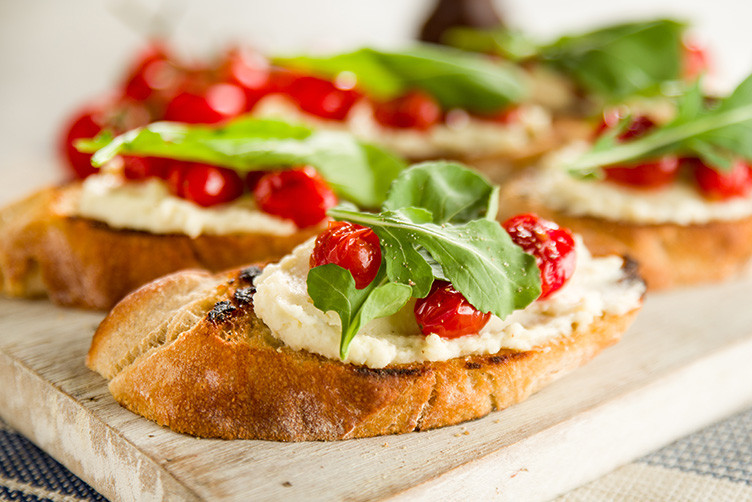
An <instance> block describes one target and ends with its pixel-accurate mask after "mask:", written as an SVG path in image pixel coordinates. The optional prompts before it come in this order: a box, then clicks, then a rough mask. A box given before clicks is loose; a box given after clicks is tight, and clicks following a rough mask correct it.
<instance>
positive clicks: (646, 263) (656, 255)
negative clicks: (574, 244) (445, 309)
mask: <svg viewBox="0 0 752 502" xmlns="http://www.w3.org/2000/svg"><path fill="white" fill-rule="evenodd" d="M529 182H530V181H529V180H528V179H526V178H525V177H521V178H519V179H517V180H515V181H513V182H510V183H509V184H508V185H507V186H505V187H504V188H503V189H502V191H501V203H500V208H501V210H500V213H499V219H500V221H504V219H506V218H508V217H510V216H513V215H515V214H519V213H523V212H533V213H536V214H538V215H539V216H541V217H543V218H547V219H550V220H553V221H555V222H556V223H557V224H558V225H560V226H563V227H568V228H570V229H571V230H573V231H574V232H576V233H578V234H580V235H581V236H582V238H583V241H584V242H585V245H586V246H587V247H588V248H589V249H590V252H591V253H593V255H594V256H605V255H610V254H619V255H622V256H629V257H630V258H632V259H634V260H635V261H637V263H638V269H639V274H640V275H641V276H642V277H643V278H644V279H645V282H646V283H647V286H648V289H650V290H652V291H658V290H665V289H670V288H675V287H680V286H689V285H694V284H701V283H707V282H718V281H722V280H724V279H728V278H731V277H736V276H739V275H742V274H745V273H747V272H748V270H749V266H750V261H751V260H752V217H748V218H743V219H738V220H728V221H714V222H711V223H707V224H696V225H679V224H675V223H663V224H640V223H632V222H627V221H611V220H606V219H603V218H596V217H590V216H573V215H571V214H567V213H566V212H563V211H556V210H553V209H551V208H549V207H547V206H546V205H545V204H544V203H543V202H542V201H540V200H536V199H535V198H533V197H531V196H528V195H524V192H523V191H522V190H520V188H519V187H518V184H519V183H523V184H527V183H529Z"/></svg>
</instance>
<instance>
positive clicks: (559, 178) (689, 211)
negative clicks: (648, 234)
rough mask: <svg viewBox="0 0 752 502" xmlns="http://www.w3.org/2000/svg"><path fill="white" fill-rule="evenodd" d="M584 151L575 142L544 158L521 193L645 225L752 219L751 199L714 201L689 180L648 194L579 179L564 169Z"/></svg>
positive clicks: (570, 210) (578, 212)
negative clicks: (703, 194)
mask: <svg viewBox="0 0 752 502" xmlns="http://www.w3.org/2000/svg"><path fill="white" fill-rule="evenodd" d="M586 148H587V145H585V144H584V143H580V144H573V145H570V146H569V147H567V148H565V149H563V150H561V151H560V152H558V153H556V154H554V155H552V156H551V157H549V158H548V159H545V160H544V162H543V166H542V167H543V169H542V170H541V171H540V172H539V173H538V174H536V175H534V176H531V177H530V178H529V179H527V180H526V181H525V182H524V183H521V184H520V187H519V188H520V190H521V191H522V192H523V195H526V196H529V197H532V198H534V199H535V200H539V201H541V202H542V203H543V204H545V205H546V206H547V207H549V208H551V209H554V210H556V211H561V212H566V213H567V214H571V215H575V216H593V217H597V218H603V219H606V220H612V221H627V222H631V223H641V224H660V223H675V224H678V225H693V224H705V223H709V222H711V221H723V220H739V219H742V218H747V217H749V216H752V195H750V196H747V197H736V198H733V199H729V200H723V201H712V200H708V199H706V198H705V197H703V196H702V194H701V193H700V192H699V191H698V190H697V189H696V188H695V187H694V186H693V185H692V184H691V183H690V181H689V180H683V179H679V180H677V182H676V183H674V184H672V185H670V186H668V187H666V188H661V189H658V190H644V189H639V188H630V187H626V186H622V185H617V184H616V183H610V182H606V181H595V180H582V179H577V178H575V177H573V176H571V175H569V174H568V173H567V172H566V170H565V169H564V168H563V166H565V165H566V163H567V161H568V160H569V159H571V158H573V156H576V155H579V154H580V153H582V152H583V151H584V150H585V149H586Z"/></svg>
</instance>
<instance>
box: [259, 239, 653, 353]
mask: <svg viewBox="0 0 752 502" xmlns="http://www.w3.org/2000/svg"><path fill="white" fill-rule="evenodd" d="M313 242H314V241H313V240H309V241H308V242H306V243H304V244H301V245H300V246H298V247H297V248H296V249H295V250H294V251H293V253H292V254H291V255H288V256H286V257H285V258H283V259H282V260H281V261H280V262H279V263H278V264H274V265H269V266H268V267H266V269H265V270H264V272H263V273H262V274H261V275H260V276H259V277H258V278H257V279H256V281H255V285H256V288H257V291H256V294H255V296H254V308H255V311H256V314H257V315H258V316H259V318H261V319H262V320H263V321H264V323H266V324H267V326H269V328H271V332H272V334H273V336H275V337H277V338H278V339H279V340H281V341H282V342H283V343H285V345H287V346H289V347H291V348H293V349H295V350H307V351H309V352H313V353H316V354H320V355H322V356H325V357H328V358H330V359H339V340H340V326H341V325H340V321H339V317H338V316H337V314H336V313H334V312H327V313H324V312H321V311H320V310H319V309H317V308H316V307H315V306H314V305H313V301H312V300H311V298H310V297H309V296H308V293H307V288H306V277H307V275H308V270H309V265H308V262H309V258H310V255H311V251H312V249H313ZM576 251H577V268H576V269H575V273H574V275H573V276H572V278H571V279H570V281H569V282H568V283H567V284H566V285H565V286H564V287H563V288H562V289H561V290H559V291H558V292H556V293H554V294H553V295H552V296H551V297H549V298H548V299H546V300H543V301H537V302H533V303H532V304H531V305H529V306H528V307H527V308H525V309H524V310H518V311H516V312H514V313H512V314H511V315H509V316H508V317H507V318H506V319H505V320H501V319H500V318H498V317H495V316H494V317H492V318H491V320H490V321H489V322H488V324H487V325H486V326H485V327H484V328H483V329H482V330H481V331H480V332H479V333H478V334H477V335H468V336H463V337H460V338H455V339H444V338H441V337H439V336H438V335H435V334H432V335H429V336H423V335H421V334H420V330H419V328H418V325H417V323H416V321H415V316H414V314H413V305H414V304H413V302H410V303H408V305H406V306H405V307H404V308H403V309H402V310H400V311H399V312H397V313H396V314H394V315H392V316H389V317H385V318H381V319H375V320H373V321H371V322H369V323H368V324H367V325H366V326H364V327H363V329H361V331H360V332H359V333H358V334H357V335H356V336H355V338H354V339H353V341H352V343H351V344H350V350H349V353H348V356H347V359H345V361H346V362H349V363H353V364H362V365H366V366H369V367H371V368H382V367H384V366H387V365H390V364H402V363H410V362H416V361H443V360H447V359H451V358H455V357H460V356H464V355H469V354H494V353H496V352H498V351H499V350H501V349H504V348H507V349H514V350H530V349H533V348H535V347H536V346H539V345H541V344H543V343H545V342H546V341H547V340H550V339H552V338H556V337H559V336H568V335H570V334H571V333H572V332H573V330H574V329H575V328H574V327H575V326H579V327H586V326H588V325H589V324H590V323H592V322H593V321H594V320H596V319H598V318H599V317H601V316H602V315H604V314H616V315H620V314H625V313H627V312H629V311H631V310H633V309H635V308H637V307H638V306H639V305H640V301H641V297H642V295H643V293H644V286H643V285H642V283H641V282H640V281H622V279H623V278H624V272H623V270H622V268H621V267H622V259H621V258H619V257H616V256H613V257H606V258H591V256H590V254H589V253H588V251H587V249H586V248H585V246H584V245H583V244H582V243H581V241H579V240H578V241H577V248H576Z"/></svg>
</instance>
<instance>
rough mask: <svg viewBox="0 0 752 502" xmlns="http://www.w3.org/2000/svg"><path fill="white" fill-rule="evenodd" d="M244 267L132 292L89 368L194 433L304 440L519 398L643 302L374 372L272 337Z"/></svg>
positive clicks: (449, 417)
mask: <svg viewBox="0 0 752 502" xmlns="http://www.w3.org/2000/svg"><path fill="white" fill-rule="evenodd" d="M249 270H250V269H249ZM249 270H246V271H245V272H242V271H241V272H231V273H225V274H219V275H211V274H209V273H206V272H201V271H183V272H178V273H175V274H172V275H170V276H167V277H164V278H162V279H159V280H158V281H156V282H154V283H151V284H148V285H146V286H144V287H142V288H141V289H139V290H137V291H135V292H134V293H132V294H131V295H129V296H128V297H126V298H125V299H124V300H123V301H122V302H121V303H120V304H118V305H117V306H116V307H115V308H114V309H113V311H112V312H111V313H110V314H109V316H108V317H107V318H106V319H105V320H104V321H103V322H102V324H101V325H100V326H99V329H98V330H97V332H96V334H95V335H94V339H93V341H92V344H91V348H90V350H89V354H88V357H87V360H86V364H87V366H88V367H89V368H91V369H92V370H94V371H96V372H98V373H100V374H101V375H102V376H104V377H105V378H107V379H109V380H110V383H109V389H110V392H111V393H112V395H113V396H114V397H115V399H116V400H117V401H118V402H119V403H120V404H121V405H123V406H124V407H126V408H128V409H130V410H131V411H133V412H135V413H138V414H140V415H143V416H144V417H146V418H148V419H150V420H153V421H155V422H157V423H158V424H160V425H164V426H167V427H170V428H171V429H173V430H175V431H178V432H183V433H187V434H191V435H194V436H200V437H218V438H225V439H267V440H279V441H305V440H335V439H348V438H357V437H368V436H376V435H382V434H398V433H405V432H410V431H416V430H424V429H431V428H435V427H442V426H446V425H450V424H457V423H460V422H463V421H466V420H471V419H474V418H478V417H482V416H484V415H486V414H488V413H489V412H491V411H493V410H500V409H503V408H506V407H508V406H510V405H512V404H514V403H517V402H519V401H522V400H523V399H525V398H526V397H528V396H529V395H530V394H532V393H533V392H535V391H537V390H538V389H540V388H541V387H543V386H544V385H546V384H547V383H549V382H551V381H553V380H555V379H557V378H559V377H561V376H562V375H564V374H566V373H568V372H569V371H572V370H574V369H575V368H577V367H579V366H580V365H582V364H584V363H585V362H587V361H588V360H590V359H591V358H592V357H594V356H595V355H596V354H597V353H598V352H600V351H601V350H602V349H604V348H605V347H608V346H609V345H611V344H613V343H615V342H616V341H617V340H618V339H619V338H620V336H621V334H622V333H623V332H624V331H625V329H626V328H627V326H628V325H629V324H630V322H631V321H632V319H633V317H634V315H635V314H636V311H637V310H638V309H635V310H633V311H630V312H628V313H627V314H625V315H621V316H615V315H604V316H602V317H600V318H598V319H596V320H595V322H593V323H592V324H591V325H589V326H587V327H582V326H575V327H574V330H573V333H572V334H571V335H570V336H561V337H558V338H555V339H553V340H551V341H549V342H547V343H545V344H544V345H541V346H538V347H536V348H535V349H534V350H529V351H513V350H502V351H500V352H498V353H495V354H490V355H473V356H466V357H458V358H454V359H450V360H447V361H441V362H423V363H411V364H403V365H393V366H387V367H385V368H381V369H371V368H368V367H365V366H355V365H352V364H346V363H342V362H340V361H338V360H332V359H327V358H324V357H321V356H318V355H315V354H311V353H309V352H305V351H295V350H292V349H290V348H289V347H287V346H285V345H283V344H282V343H281V342H279V341H278V340H277V339H276V338H274V337H273V336H272V335H271V333H270V331H269V328H268V327H267V326H266V325H265V324H264V323H263V322H262V321H261V320H260V319H259V318H258V317H256V315H255V314H254V310H253V305H252V302H253V298H252V292H253V291H254V288H253V287H252V286H251V282H250V281H251V280H252V279H251V278H252V276H253V274H252V273H249ZM633 270H634V269H633V268H627V269H626V270H625V275H624V279H623V280H624V281H628V282H630V283H631V282H632V281H640V279H639V278H638V277H636V276H635V275H634V274H633ZM255 272H256V273H258V269H256V270H255Z"/></svg>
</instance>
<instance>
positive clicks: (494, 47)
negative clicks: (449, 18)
mask: <svg viewBox="0 0 752 502" xmlns="http://www.w3.org/2000/svg"><path fill="white" fill-rule="evenodd" d="M442 42H443V43H446V44H447V45H449V46H451V47H457V48H459V49H462V50H465V51H472V52H481V53H484V54H498V55H499V56H502V57H503V58H504V59H508V60H510V61H517V62H521V61H525V60H528V59H532V58H535V57H537V56H538V55H539V54H540V50H541V46H540V44H539V43H538V42H537V41H535V40H534V39H533V38H531V37H529V36H528V35H526V34H525V33H523V32H521V31H518V30H512V29H509V28H507V27H505V26H500V27H498V28H491V29H478V28H470V27H467V26H458V27H455V28H452V29H450V30H448V31H446V32H445V33H444V35H443V40H442Z"/></svg>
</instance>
